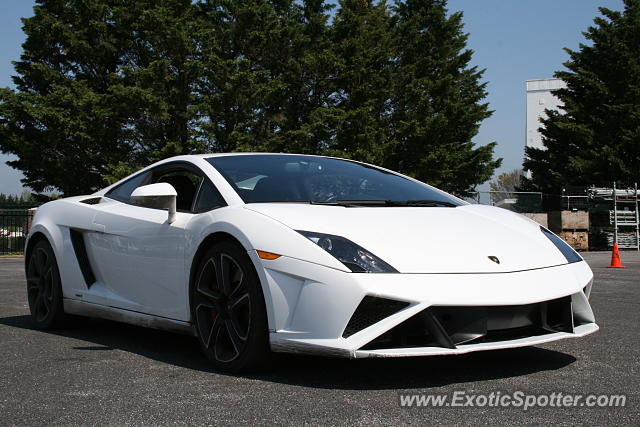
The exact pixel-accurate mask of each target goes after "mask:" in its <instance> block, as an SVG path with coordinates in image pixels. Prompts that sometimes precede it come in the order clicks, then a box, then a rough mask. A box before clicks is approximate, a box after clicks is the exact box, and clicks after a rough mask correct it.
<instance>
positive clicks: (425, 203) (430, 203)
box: [309, 200, 457, 208]
mask: <svg viewBox="0 0 640 427" xmlns="http://www.w3.org/2000/svg"><path fill="white" fill-rule="evenodd" d="M309 203H310V204H312V205H326V206H344V207H358V206H365V207H366V206H371V207H378V206H409V207H412V206H416V207H436V206H445V207H451V208H454V207H456V206H457V205H456V204H454V203H451V202H446V201H444V200H405V201H396V200H336V201H333V202H316V201H310V202H309Z"/></svg>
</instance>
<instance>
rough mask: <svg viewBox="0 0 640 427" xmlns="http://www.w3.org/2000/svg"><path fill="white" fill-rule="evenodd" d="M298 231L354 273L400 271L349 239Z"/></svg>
mask: <svg viewBox="0 0 640 427" xmlns="http://www.w3.org/2000/svg"><path fill="white" fill-rule="evenodd" d="M297 231H298V233H300V234H302V235H303V236H304V237H306V238H307V239H309V240H311V241H312V242H313V243H315V244H316V245H318V246H320V247H321V248H322V249H324V250H325V251H327V252H329V253H330V254H331V255H333V256H334V257H335V258H336V259H337V260H338V261H340V262H341V263H343V264H344V265H345V266H346V267H347V268H349V270H351V271H352V272H354V273H398V270H396V269H395V268H393V267H391V266H390V265H389V264H387V263H386V262H384V261H383V260H381V259H380V258H378V257H377V256H375V255H374V254H372V253H371V252H369V251H368V250H366V249H364V248H362V247H360V246H358V245H356V244H355V243H353V242H352V241H351V240H349V239H345V238H344V237H340V236H334V235H331V234H323V233H314V232H311V231H300V230H297Z"/></svg>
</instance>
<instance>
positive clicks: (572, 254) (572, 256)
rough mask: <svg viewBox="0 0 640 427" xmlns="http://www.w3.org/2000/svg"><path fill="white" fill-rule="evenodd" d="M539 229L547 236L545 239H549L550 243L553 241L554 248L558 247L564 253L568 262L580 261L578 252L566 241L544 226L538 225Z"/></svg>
mask: <svg viewBox="0 0 640 427" xmlns="http://www.w3.org/2000/svg"><path fill="white" fill-rule="evenodd" d="M540 231H542V234H544V235H545V236H547V239H549V240H551V243H553V244H554V245H555V246H556V248H558V250H560V252H562V255H564V257H565V258H566V259H567V261H568V262H569V263H572V262H579V261H582V257H581V256H580V255H578V252H576V251H574V250H573V248H572V247H571V246H569V245H568V244H567V242H565V241H564V240H562V239H561V238H559V237H558V236H556V235H555V234H553V233H552V232H550V231H549V230H547V229H546V228H544V227H540Z"/></svg>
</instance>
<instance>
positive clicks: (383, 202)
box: [309, 200, 389, 207]
mask: <svg viewBox="0 0 640 427" xmlns="http://www.w3.org/2000/svg"><path fill="white" fill-rule="evenodd" d="M388 202H389V200H335V201H333V202H316V201H313V200H312V201H310V202H309V203H310V204H312V205H326V206H344V207H355V206H388V204H387V203H388Z"/></svg>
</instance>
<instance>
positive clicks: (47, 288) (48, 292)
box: [42, 267, 53, 301]
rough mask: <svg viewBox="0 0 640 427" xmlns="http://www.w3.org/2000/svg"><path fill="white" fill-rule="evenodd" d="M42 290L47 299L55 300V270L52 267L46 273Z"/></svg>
mask: <svg viewBox="0 0 640 427" xmlns="http://www.w3.org/2000/svg"><path fill="white" fill-rule="evenodd" d="M42 292H43V293H44V297H45V300H46V301H52V300H53V270H52V269H51V267H49V269H48V270H47V272H46V273H45V274H44V278H43V281H42Z"/></svg>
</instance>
